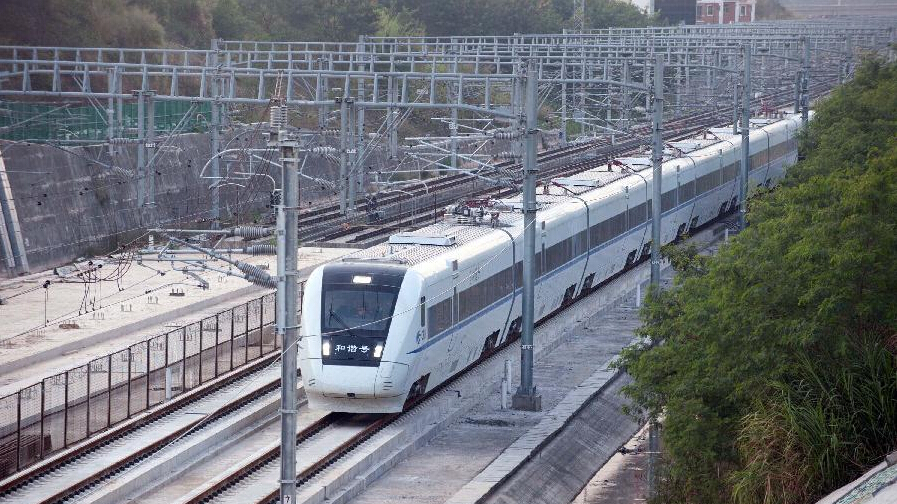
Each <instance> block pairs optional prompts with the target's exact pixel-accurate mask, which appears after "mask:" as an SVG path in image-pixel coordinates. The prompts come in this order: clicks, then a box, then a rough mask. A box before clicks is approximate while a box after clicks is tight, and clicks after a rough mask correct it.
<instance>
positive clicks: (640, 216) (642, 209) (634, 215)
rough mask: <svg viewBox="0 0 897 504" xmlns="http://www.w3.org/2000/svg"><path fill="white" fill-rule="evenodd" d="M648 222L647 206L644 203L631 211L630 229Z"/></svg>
mask: <svg viewBox="0 0 897 504" xmlns="http://www.w3.org/2000/svg"><path fill="white" fill-rule="evenodd" d="M647 220H648V212H647V205H645V204H644V203H642V204H640V205H636V206H634V207H632V208H630V209H629V229H633V228H635V227H637V226H639V225H640V224H642V223H644V222H645V221H647Z"/></svg>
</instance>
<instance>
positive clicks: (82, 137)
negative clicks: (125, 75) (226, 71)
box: [0, 101, 211, 143]
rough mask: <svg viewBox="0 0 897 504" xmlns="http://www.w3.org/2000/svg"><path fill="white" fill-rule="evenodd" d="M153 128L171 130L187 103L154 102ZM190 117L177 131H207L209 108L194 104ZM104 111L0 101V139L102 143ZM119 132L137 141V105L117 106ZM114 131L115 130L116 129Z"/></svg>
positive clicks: (158, 131)
mask: <svg viewBox="0 0 897 504" xmlns="http://www.w3.org/2000/svg"><path fill="white" fill-rule="evenodd" d="M154 110H155V113H154V114H153V118H154V120H153V121H154V129H155V131H156V134H165V133H169V132H171V131H172V130H174V128H175V126H177V125H178V123H180V122H181V120H182V119H184V114H186V113H187V112H189V111H190V110H191V104H190V103H188V102H179V101H158V102H156V103H155V108H154ZM192 110H193V112H192V113H191V115H190V117H187V118H186V119H184V120H185V123H184V124H183V125H182V129H181V130H180V131H181V132H185V133H189V132H199V131H206V130H207V129H208V124H209V117H210V114H211V105H209V104H207V103H199V104H196V106H195V108H193V109H192ZM107 121H108V117H107V116H106V111H105V110H103V109H101V108H97V107H89V106H78V105H74V104H70V103H62V104H59V103H55V104H42V103H23V102H11V101H0V138H2V139H4V140H14V141H26V140H30V141H52V142H57V143H66V142H71V143H74V142H85V141H97V142H102V141H105V140H106V136H107V135H108V131H109V130H108V122H107ZM119 126H120V128H121V130H119V131H117V132H116V136H117V137H122V138H131V139H134V138H137V104H135V103H124V104H122V107H121V124H120V125H119ZM117 129H118V128H117Z"/></svg>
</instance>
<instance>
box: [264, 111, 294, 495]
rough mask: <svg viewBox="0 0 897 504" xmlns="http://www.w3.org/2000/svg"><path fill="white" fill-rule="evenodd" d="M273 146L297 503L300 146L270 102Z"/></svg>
mask: <svg viewBox="0 0 897 504" xmlns="http://www.w3.org/2000/svg"><path fill="white" fill-rule="evenodd" d="M271 144H273V145H270V146H271V147H278V148H279V149H280V156H281V161H282V163H283V178H282V180H281V198H280V204H279V205H278V206H277V231H276V234H277V300H276V302H277V309H276V319H277V320H276V327H277V334H278V335H279V336H280V338H281V347H280V348H281V350H282V351H283V355H282V357H281V376H280V385H281V387H280V390H281V395H280V502H282V503H284V504H286V503H295V502H296V369H297V364H296V360H297V348H296V342H297V336H298V328H299V317H298V315H297V310H298V306H299V279H298V275H299V272H298V271H297V267H298V256H297V254H298V248H299V219H298V217H299V215H298V214H299V159H298V157H297V156H298V154H299V145H298V142H297V141H296V140H295V139H293V138H290V137H289V136H288V132H287V107H286V105H282V104H280V103H277V104H274V105H272V106H271Z"/></svg>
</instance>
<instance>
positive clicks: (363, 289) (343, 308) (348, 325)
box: [321, 284, 399, 336]
mask: <svg viewBox="0 0 897 504" xmlns="http://www.w3.org/2000/svg"><path fill="white" fill-rule="evenodd" d="M398 291H399V290H398V288H395V287H384V286H376V285H369V284H365V285H364V286H359V285H348V284H333V285H329V286H326V287H325V288H324V295H323V306H322V312H323V313H322V319H323V323H322V324H321V326H322V329H323V330H324V332H339V331H349V332H353V333H357V334H358V335H361V336H363V335H373V334H380V333H385V332H386V331H388V330H389V323H390V321H391V320H392V312H393V308H394V307H395V304H396V297H397V295H398Z"/></svg>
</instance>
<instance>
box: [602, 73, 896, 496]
mask: <svg viewBox="0 0 897 504" xmlns="http://www.w3.org/2000/svg"><path fill="white" fill-rule="evenodd" d="M801 148H802V149H803V150H804V152H806V154H807V158H806V160H805V161H803V162H801V163H799V164H798V165H797V166H795V167H793V168H792V169H791V170H790V172H789V175H788V176H787V177H786V179H785V181H784V183H783V184H782V186H781V187H780V188H778V189H777V190H776V191H773V192H771V193H768V194H766V195H764V196H763V197H760V198H755V199H754V200H752V201H751V204H750V212H749V214H748V218H749V222H750V224H751V225H750V227H748V228H747V229H746V230H745V231H743V232H742V233H741V234H740V235H738V236H737V237H736V238H735V239H734V240H732V241H731V243H730V245H728V246H725V247H723V248H722V249H721V250H720V252H719V254H718V255H717V256H715V257H713V258H712V259H708V260H707V261H706V264H704V265H701V267H699V268H691V269H690V270H689V273H688V274H687V275H682V276H681V277H680V278H678V279H677V281H676V286H675V288H674V289H671V290H669V291H666V292H663V293H661V294H660V295H659V296H658V297H657V299H656V300H652V301H650V302H648V303H646V306H645V309H644V311H643V317H644V319H645V325H644V327H643V328H642V336H643V337H644V341H643V342H641V343H640V344H638V345H634V346H632V347H630V348H627V349H626V350H625V351H624V353H623V355H622V357H621V359H620V361H619V364H620V365H621V366H623V367H625V368H626V369H627V370H628V371H629V372H630V374H632V376H633V378H634V382H633V384H632V385H631V386H630V387H628V389H627V391H628V393H629V394H630V395H631V396H632V398H633V399H634V400H635V404H636V406H637V408H638V409H641V410H645V411H647V412H649V413H651V414H655V415H660V414H663V415H665V425H664V448H665V455H664V456H665V459H666V461H667V466H666V470H667V480H666V486H665V493H664V495H663V499H665V500H667V501H670V502H728V501H731V500H732V499H733V498H736V499H737V500H738V502H740V503H745V504H748V503H750V504H753V503H761V502H763V503H778V502H781V503H788V504H790V503H798V502H807V501H808V500H810V501H812V500H813V498H815V497H817V496H818V495H819V494H820V493H822V492H825V491H828V490H831V489H832V488H833V487H835V486H837V485H839V484H843V483H844V482H845V481H846V480H847V479H849V478H851V477H855V476H856V475H858V474H859V472H860V471H861V470H862V469H863V468H864V467H866V466H868V465H869V464H870V463H872V462H875V461H876V458H877V457H881V456H882V455H883V454H884V453H887V451H888V450H891V449H893V448H894V447H895V445H897V421H895V420H894V418H895V414H894V410H895V409H897V395H895V391H897V387H895V385H894V380H895V374H894V369H895V368H897V366H895V365H894V362H895V360H894V359H895V356H894V350H895V348H897V345H895V341H894V340H895V337H894V334H897V298H895V296H894V292H897V276H895V275H894V274H893V272H894V271H897V232H895V231H897V229H895V227H897V223H895V220H894V218H893V216H894V215H897V65H893V64H891V65H884V64H882V63H880V62H876V61H873V62H869V63H867V64H865V65H864V66H863V67H862V68H861V69H860V71H859V72H858V75H857V78H856V79H855V80H854V81H852V82H850V83H848V84H847V85H845V86H842V87H840V88H839V89H838V90H837V91H836V92H835V93H833V95H832V96H831V97H830V98H829V99H828V100H826V101H824V102H823V103H822V104H821V105H820V107H819V108H818V112H817V114H816V117H815V119H814V120H813V121H812V122H811V123H810V127H809V129H808V130H807V131H806V132H804V133H803V135H802V140H801ZM683 264H686V265H687V264H689V263H688V262H684V263H683ZM882 349H884V350H885V352H884V353H882ZM870 356H871V357H870ZM832 442H834V445H832V444H831V443H832ZM776 443H778V444H776ZM807 461H810V463H811V464H813V463H815V462H817V461H818V463H815V464H814V465H813V467H812V468H811V469H812V470H807V468H806V467H803V466H804V465H806V464H807V463H808V462H807Z"/></svg>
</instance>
